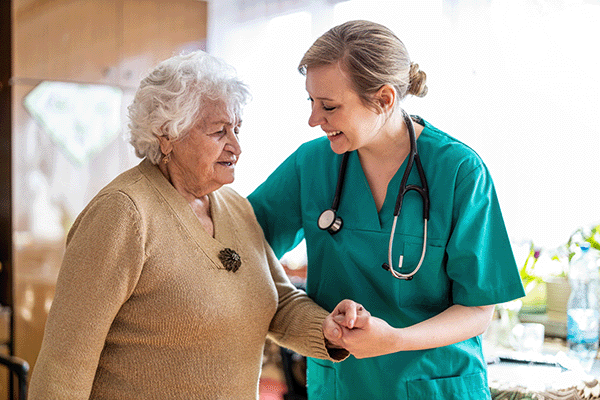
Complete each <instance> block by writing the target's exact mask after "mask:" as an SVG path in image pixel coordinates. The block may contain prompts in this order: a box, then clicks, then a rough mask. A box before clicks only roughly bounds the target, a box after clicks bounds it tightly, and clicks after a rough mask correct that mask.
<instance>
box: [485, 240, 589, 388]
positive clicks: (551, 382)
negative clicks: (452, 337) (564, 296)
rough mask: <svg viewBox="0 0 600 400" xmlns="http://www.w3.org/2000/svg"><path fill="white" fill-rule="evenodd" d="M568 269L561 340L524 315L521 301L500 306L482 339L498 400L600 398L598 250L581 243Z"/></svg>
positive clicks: (570, 258) (489, 372)
mask: <svg viewBox="0 0 600 400" xmlns="http://www.w3.org/2000/svg"><path fill="white" fill-rule="evenodd" d="M568 267H569V268H568V275H567V277H568V284H569V286H570V288H571V290H570V294H569V296H568V300H567V301H566V306H565V309H566V335H559V336H563V337H553V336H556V335H554V334H553V333H554V332H548V331H546V329H545V325H544V324H543V323H541V322H546V320H544V319H543V318H542V317H540V316H537V317H536V318H537V319H536V318H526V317H524V316H523V314H522V313H521V314H520V313H519V312H520V311H522V310H521V307H522V305H523V301H522V300H516V301H512V302H509V303H505V304H500V305H498V306H497V308H496V316H495V318H494V320H493V321H492V323H491V324H490V327H489V328H488V330H487V331H486V332H485V334H484V336H483V343H484V346H483V349H484V354H485V356H486V360H487V363H488V374H489V383H490V388H491V391H492V397H493V399H494V400H515V399H561V400H566V399H600V383H599V382H598V379H600V359H599V358H598V342H599V332H600V300H599V299H600V272H599V271H600V252H599V251H598V250H597V249H596V248H594V247H593V246H590V243H588V242H584V243H578V244H577V246H576V247H575V248H574V251H573V252H572V253H571V254H570V255H569V258H568ZM563 315H564V314H563ZM529 321H540V322H529ZM564 336H566V337H564Z"/></svg>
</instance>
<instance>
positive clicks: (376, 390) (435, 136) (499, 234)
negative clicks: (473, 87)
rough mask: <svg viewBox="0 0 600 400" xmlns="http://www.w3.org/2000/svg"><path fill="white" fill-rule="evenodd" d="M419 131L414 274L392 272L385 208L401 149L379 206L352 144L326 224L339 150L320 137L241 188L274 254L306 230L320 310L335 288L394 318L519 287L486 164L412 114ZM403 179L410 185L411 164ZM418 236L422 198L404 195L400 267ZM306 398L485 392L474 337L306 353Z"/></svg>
mask: <svg viewBox="0 0 600 400" xmlns="http://www.w3.org/2000/svg"><path fill="white" fill-rule="evenodd" d="M418 122H419V123H420V124H421V125H423V126H424V127H425V128H424V129H423V132H422V133H421V135H420V136H419V139H418V141H417V146H418V151H419V154H420V157H421V161H422V163H423V168H424V170H425V175H426V177H427V181H428V183H429V191H430V197H431V209H430V220H429V226H428V231H429V232H428V238H427V251H426V255H425V259H424V262H423V265H422V267H421V269H420V270H419V271H418V273H417V274H416V275H415V276H414V279H413V280H411V281H403V280H398V279H395V278H393V277H392V276H391V274H390V273H389V272H388V271H385V270H384V269H383V268H382V267H381V265H382V264H383V263H384V262H386V261H387V252H388V244H389V235H390V231H391V226H392V221H393V208H394V205H395V200H396V195H397V193H398V188H399V186H400V180H401V178H402V175H403V173H404V170H405V167H406V160H405V161H404V163H403V165H402V166H401V168H400V169H399V170H398V171H397V173H396V175H395V176H394V177H393V179H392V180H391V181H390V183H389V185H388V189H387V194H386V198H385V201H384V204H383V206H382V208H381V210H380V211H379V213H378V212H377V209H376V206H375V202H374V199H373V196H372V193H371V191H370V188H369V185H368V183H367V180H366V178H365V174H364V172H363V170H362V167H361V165H360V160H359V158H358V154H357V153H356V152H353V153H352V154H351V155H350V158H349V162H348V167H347V170H346V174H345V183H344V187H343V191H342V195H341V201H340V205H339V208H338V215H339V216H340V217H341V218H342V219H343V221H344V222H343V227H342V229H341V230H340V232H338V233H336V234H335V235H331V234H329V233H328V232H327V231H323V230H320V229H319V228H318V227H317V219H318V217H319V215H320V213H321V212H322V211H323V210H325V209H328V208H330V207H331V203H332V199H333V195H334V193H335V187H336V184H337V176H338V170H339V165H340V162H341V156H340V155H337V154H335V153H333V152H332V151H331V149H330V146H329V142H328V140H327V139H326V138H320V139H316V140H313V141H311V142H308V143H305V144H304V145H302V146H301V147H300V148H299V149H298V150H297V151H296V152H295V153H294V154H292V155H291V156H290V157H289V158H288V159H287V160H286V161H284V162H283V163H282V164H281V166H279V167H278V168H277V170H276V171H275V172H273V174H272V175H271V176H270V177H269V178H268V179H267V180H266V181H265V182H264V183H263V184H262V185H261V186H259V187H258V188H257V189H256V190H255V191H254V193H252V194H251V195H250V196H249V197H248V199H249V200H250V202H251V203H252V205H253V207H254V211H255V213H256V216H257V219H258V221H259V223H260V224H261V226H262V227H263V230H264V232H265V236H266V238H267V240H268V241H269V243H270V244H271V246H272V247H273V249H274V251H275V253H276V254H277V255H278V256H279V257H281V256H282V255H283V254H284V253H285V252H286V251H288V250H290V249H291V248H293V247H294V246H295V245H296V244H297V243H298V242H299V241H300V240H301V239H302V238H305V239H306V244H307V253H308V273H307V282H306V290H307V293H308V295H309V296H310V297H311V298H313V299H314V300H315V301H316V302H317V303H318V304H320V305H321V306H323V307H324V308H325V309H327V310H333V308H334V307H335V306H336V305H337V304H338V303H339V301H341V300H343V299H352V300H355V301H357V302H359V303H361V304H363V305H364V306H365V308H366V309H367V310H369V312H370V313H371V314H372V315H373V316H376V317H379V318H382V319H383V320H385V321H386V322H387V323H389V324H390V325H391V326H393V327H396V328H402V327H407V326H410V325H414V324H416V323H418V322H421V321H423V320H426V319H428V318H431V317H433V316H435V315H437V314H439V313H441V312H442V311H444V310H446V309H447V308H449V307H450V306H452V305H454V304H461V305H464V306H482V305H489V304H496V303H502V302H506V301H510V300H513V299H515V298H519V297H522V296H523V295H524V291H523V287H522V284H521V280H520V277H519V274H518V269H517V266H516V263H515V260H514V257H513V254H512V250H511V247H510V242H509V239H508V235H507V232H506V229H505V226H504V222H503V219H502V215H501V212H500V207H499V204H498V200H497V196H496V192H495V189H494V185H493V182H492V179H491V177H490V175H489V172H488V170H487V168H486V167H485V165H484V164H483V162H482V161H481V159H480V158H479V156H478V155H477V154H476V153H475V152H474V151H473V150H471V149H470V148H469V147H468V146H466V145H464V144H463V143H461V142H459V141H458V140H456V139H454V138H452V137H450V136H449V135H447V134H445V133H443V132H441V131H439V130H437V129H436V128H434V127H433V126H431V125H430V124H429V123H428V122H426V121H424V120H422V119H419V120H418ZM408 183H409V184H419V183H420V181H419V177H418V174H417V171H416V170H415V169H414V168H413V171H411V175H410V177H409V181H408ZM422 244H423V214H422V201H421V197H420V196H419V195H418V194H417V193H411V192H409V194H407V196H406V198H405V200H404V204H403V208H402V212H401V213H400V216H399V218H398V225H397V228H396V233H395V236H394V248H393V254H394V257H395V258H396V261H397V256H398V255H399V254H404V265H405V267H403V269H402V272H404V273H408V272H411V271H412V269H413V268H414V267H415V266H416V265H417V263H418V261H419V258H420V255H421V250H422ZM308 392H309V399H310V400H314V399H325V400H326V399H339V400H341V399H344V400H352V399H357V400H358V399H379V398H394V399H396V398H398V399H425V398H427V399H434V398H436V399H437V398H439V399H461V400H469V399H478V400H479V399H488V398H490V394H489V389H488V386H487V375H486V367H485V361H484V357H483V355H482V351H481V338H480V337H474V338H471V339H468V340H465V341H463V342H460V343H456V344H453V345H450V346H445V347H440V348H436V349H431V350H423V351H407V352H398V353H394V354H388V355H385V356H380V357H373V358H367V359H361V360H357V359H356V358H354V357H349V358H348V359H347V360H346V361H344V362H342V363H332V362H327V361H322V360H316V359H309V360H308Z"/></svg>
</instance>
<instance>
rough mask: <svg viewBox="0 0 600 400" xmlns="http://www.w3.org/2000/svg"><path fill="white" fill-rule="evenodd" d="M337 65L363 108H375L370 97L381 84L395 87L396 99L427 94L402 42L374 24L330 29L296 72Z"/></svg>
mask: <svg viewBox="0 0 600 400" xmlns="http://www.w3.org/2000/svg"><path fill="white" fill-rule="evenodd" d="M337 62H339V63H340V65H341V67H342V68H343V69H344V71H346V72H347V73H348V75H349V76H350V80H351V82H352V85H353V86H354V89H355V91H356V93H357V94H358V95H359V96H360V98H361V100H362V101H363V102H364V104H366V105H372V106H375V107H378V104H377V103H375V102H374V101H373V100H372V98H371V96H370V95H372V94H373V93H375V92H377V91H378V90H379V89H380V88H381V87H382V86H384V85H391V86H392V87H394V88H395V90H396V92H397V95H398V98H399V99H400V100H402V99H403V98H405V97H406V96H407V95H409V94H410V95H413V96H417V97H423V96H425V94H427V85H426V84H425V81H426V79H427V75H426V74H425V72H423V71H421V70H420V69H419V65H418V64H415V63H413V62H411V61H410V57H409V56H408V52H407V50H406V47H405V46H404V43H402V41H401V40H400V39H398V37H397V36H396V35H395V34H394V33H393V32H392V31H391V30H390V29H388V28H386V27H385V26H383V25H380V24H377V23H375V22H370V21H364V20H356V21H348V22H346V23H343V24H341V25H338V26H336V27H333V28H331V29H330V30H329V31H327V32H325V33H324V34H323V35H322V36H321V37H319V38H318V39H317V40H316V41H315V42H314V43H313V45H312V46H311V47H310V48H309V49H308V50H307V51H306V53H305V54H304V57H302V60H301V61H300V65H299V66H298V70H299V71H300V73H301V74H303V75H306V71H307V69H308V68H310V67H319V66H324V65H331V64H335V63H337Z"/></svg>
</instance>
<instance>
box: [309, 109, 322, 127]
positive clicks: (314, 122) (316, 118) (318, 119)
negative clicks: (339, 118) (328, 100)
mask: <svg viewBox="0 0 600 400" xmlns="http://www.w3.org/2000/svg"><path fill="white" fill-rule="evenodd" d="M323 123H325V117H324V116H323V113H322V112H321V110H320V109H319V107H317V106H316V105H315V104H313V106H312V110H311V112H310V117H308V125H309V126H310V127H311V128H314V127H315V126H319V125H323Z"/></svg>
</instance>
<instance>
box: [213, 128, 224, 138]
mask: <svg viewBox="0 0 600 400" xmlns="http://www.w3.org/2000/svg"><path fill="white" fill-rule="evenodd" d="M226 134H227V131H226V130H225V128H222V129H221V130H220V131H217V132H213V133H211V134H210V136H215V137H221V136H224V135H226Z"/></svg>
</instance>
